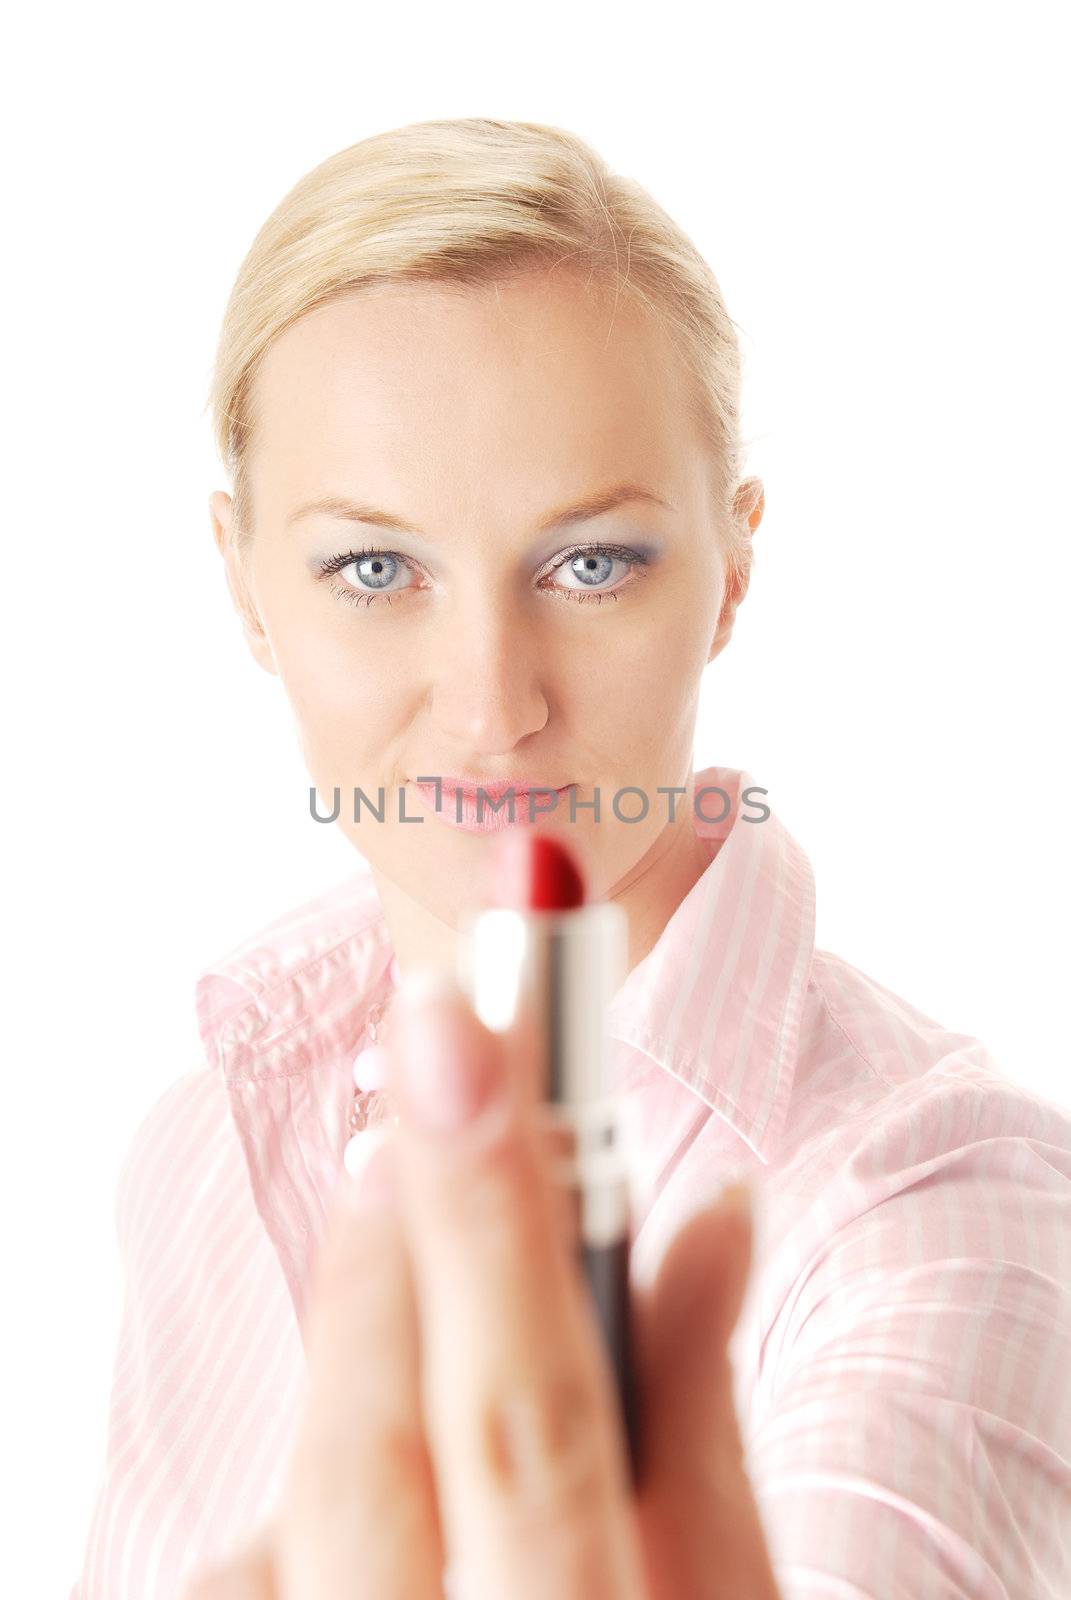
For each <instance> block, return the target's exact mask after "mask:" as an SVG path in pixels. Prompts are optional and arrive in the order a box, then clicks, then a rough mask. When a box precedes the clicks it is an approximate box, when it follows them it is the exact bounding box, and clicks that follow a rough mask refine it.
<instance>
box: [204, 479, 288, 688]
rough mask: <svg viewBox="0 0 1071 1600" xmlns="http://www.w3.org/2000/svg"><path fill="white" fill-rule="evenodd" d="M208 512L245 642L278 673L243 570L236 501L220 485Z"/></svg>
mask: <svg viewBox="0 0 1071 1600" xmlns="http://www.w3.org/2000/svg"><path fill="white" fill-rule="evenodd" d="M208 513H209V516H210V517H211V519H212V534H213V537H214V539H215V541H216V549H217V550H218V551H219V553H220V555H221V556H222V557H223V567H224V571H225V573H226V577H227V587H228V589H229V590H230V594H231V599H232V601H233V602H234V608H235V610H236V611H237V612H238V615H239V616H240V617H241V619H242V628H243V631H244V633H245V641H246V644H247V645H248V646H249V649H250V651H251V653H252V656H253V659H254V661H256V662H257V663H258V665H260V666H262V667H263V668H264V671H265V672H271V673H275V674H276V675H278V670H279V669H278V668H277V666H276V665H275V657H274V655H273V654H272V648H271V645H270V643H269V642H268V636H267V634H266V633H265V631H264V624H263V623H262V622H261V620H260V614H259V612H258V611H257V608H256V603H255V601H254V599H253V596H252V595H251V593H250V592H249V585H248V583H247V582H246V577H245V573H244V572H243V570H242V562H241V557H240V555H239V550H238V530H237V528H236V526H235V522H234V502H233V501H232V500H231V497H230V495H229V494H224V492H223V490H222V489H217V490H216V491H215V493H214V494H212V495H210V496H209V499H208Z"/></svg>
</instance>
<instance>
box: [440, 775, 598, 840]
mask: <svg viewBox="0 0 1071 1600" xmlns="http://www.w3.org/2000/svg"><path fill="white" fill-rule="evenodd" d="M441 783H442V805H441V807H439V808H438V809H436V805H435V798H436V793H435V784H433V783H414V784H413V785H412V788H413V789H415V791H416V793H417V796H418V798H419V800H420V803H421V805H422V806H423V808H424V809H425V810H426V811H429V812H430V813H431V815H432V816H433V817H435V818H436V819H437V820H438V821H439V822H445V824H446V826H447V827H448V828H458V829H460V830H461V832H462V833H501V832H502V831H503V830H504V829H506V828H527V827H530V826H531V825H532V823H533V822H536V821H538V819H539V818H540V817H541V816H551V815H553V811H552V810H547V809H545V808H544V809H541V810H539V811H537V812H536V813H535V814H534V815H533V814H532V813H531V811H530V808H529V807H528V806H527V805H526V804H525V803H524V800H525V796H526V795H529V794H531V793H532V791H533V790H539V791H541V795H540V798H541V799H546V797H547V796H546V791H547V790H549V789H550V788H551V786H550V784H531V785H529V784H523V783H509V782H506V781H503V780H501V779H488V780H487V781H486V782H479V783H473V782H470V781H469V780H467V779H461V778H446V777H444V778H443V779H442V780H441ZM572 787H573V785H572V784H571V783H567V784H564V785H563V786H562V787H561V788H560V789H555V790H553V793H555V794H559V795H561V794H566V793H568V791H569V790H570V789H571V788H572ZM511 789H512V790H513V794H514V800H513V803H512V805H511V804H510V803H509V802H508V801H507V802H506V804H505V805H503V806H502V807H501V809H500V810H498V811H494V810H492V809H491V806H490V804H489V802H490V801H494V802H496V803H498V802H500V801H501V800H502V797H503V795H507V794H508V793H509V791H510V790H511ZM478 790H479V791H482V793H483V795H484V797H485V798H484V799H483V800H482V801H481V804H480V810H481V812H482V816H477V809H476V801H477V791H478ZM554 809H556V807H555V808H554Z"/></svg>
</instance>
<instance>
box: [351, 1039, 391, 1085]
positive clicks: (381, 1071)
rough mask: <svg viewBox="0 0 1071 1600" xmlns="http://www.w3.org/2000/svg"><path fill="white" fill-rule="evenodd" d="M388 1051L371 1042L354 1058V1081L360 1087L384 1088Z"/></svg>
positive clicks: (382, 1046)
mask: <svg viewBox="0 0 1071 1600" xmlns="http://www.w3.org/2000/svg"><path fill="white" fill-rule="evenodd" d="M386 1065H387V1051H386V1047H385V1046H384V1045H381V1044H370V1045H368V1046H367V1047H366V1048H365V1049H364V1050H359V1051H358V1052H357V1054H356V1055H355V1056H354V1058H353V1081H354V1083H355V1085H356V1086H357V1088H358V1089H382V1088H383V1085H384V1081H385V1079H386Z"/></svg>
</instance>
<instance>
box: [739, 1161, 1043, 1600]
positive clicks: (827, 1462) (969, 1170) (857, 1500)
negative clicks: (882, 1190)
mask: <svg viewBox="0 0 1071 1600" xmlns="http://www.w3.org/2000/svg"><path fill="white" fill-rule="evenodd" d="M927 1166H928V1168H929V1170H926V1168H925V1167H920V1168H919V1169H917V1170H916V1174H915V1175H913V1174H911V1173H908V1174H907V1178H908V1180H909V1182H908V1186H906V1187H901V1188H900V1189H899V1192H895V1184H892V1185H890V1187H892V1188H893V1189H894V1192H892V1193H891V1194H889V1195H888V1197H887V1198H885V1199H883V1200H882V1201H880V1202H879V1203H877V1204H875V1205H872V1206H871V1207H870V1208H869V1209H868V1210H867V1211H866V1212H865V1213H863V1214H862V1215H861V1216H857V1217H855V1218H854V1219H853V1220H852V1221H850V1222H848V1223H847V1224H846V1225H845V1226H844V1227H842V1228H840V1229H836V1230H835V1231H834V1233H833V1235H832V1237H831V1239H830V1242H829V1243H828V1244H827V1246H826V1247H825V1248H824V1249H823V1250H821V1251H820V1252H819V1254H818V1256H817V1257H816V1259H815V1260H814V1261H812V1262H811V1263H810V1265H809V1267H808V1269H807V1271H806V1272H805V1275H804V1278H803V1281H802V1285H801V1287H800V1289H799V1293H798V1296H797V1297H796V1298H795V1300H794V1302H793V1304H792V1307H791V1310H790V1312H789V1316H790V1320H791V1322H792V1334H791V1337H790V1338H788V1339H787V1340H786V1343H785V1346H784V1348H783V1353H782V1355H781V1357H780V1358H779V1360H778V1364H777V1371H776V1373H775V1375H774V1381H773V1384H772V1386H771V1396H772V1398H771V1400H770V1401H769V1403H768V1405H767V1407H766V1409H765V1413H764V1415H763V1416H762V1417H761V1419H760V1420H759V1422H758V1424H757V1428H756V1430H755V1431H754V1432H753V1434H752V1436H751V1438H750V1440H749V1442H748V1458H749V1467H750V1472H751V1478H752V1484H753V1488H754V1491H755V1496H756V1500H757V1501H758V1503H759V1506H760V1509H761V1512H762V1517H763V1523H764V1526H765V1528H766V1530H767V1538H768V1544H769V1547H770V1552H771V1558H772V1559H773V1560H774V1569H775V1572H776V1573H777V1577H778V1581H779V1584H780V1586H781V1593H782V1596H783V1600H919V1597H922V1596H925V1597H926V1600H1067V1597H1068V1596H1071V1384H1069V1382H1068V1374H1069V1373H1071V1251H1069V1247H1068V1241H1069V1238H1071V1149H1069V1148H1068V1147H1066V1146H1065V1145H1063V1144H1049V1143H1047V1142H1046V1141H1045V1139H1043V1138H1028V1137H1022V1136H1020V1137H993V1138H988V1139H980V1140H979V1141H978V1142H977V1143H974V1144H972V1145H970V1146H967V1147H964V1148H961V1149H959V1150H956V1151H954V1152H948V1153H947V1154H946V1155H945V1156H944V1157H942V1158H941V1160H940V1161H938V1162H937V1163H933V1162H931V1163H928V1164H927ZM920 1174H921V1175H920ZM913 1176H914V1181H910V1180H911V1179H912V1177H913ZM846 1191H847V1185H844V1184H843V1182H842V1187H841V1188H840V1190H839V1191H838V1192H839V1193H840V1194H844V1193H845V1192H846Z"/></svg>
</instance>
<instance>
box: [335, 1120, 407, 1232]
mask: <svg viewBox="0 0 1071 1600" xmlns="http://www.w3.org/2000/svg"><path fill="white" fill-rule="evenodd" d="M390 1139H391V1129H390V1128H382V1127H381V1128H366V1129H365V1131H364V1132H363V1133H360V1134H358V1135H357V1137H356V1138H355V1139H351V1140H350V1142H349V1144H348V1145H347V1146H346V1151H345V1156H344V1160H345V1164H346V1170H345V1172H344V1174H343V1176H342V1180H341V1183H340V1185H339V1188H340V1190H341V1198H342V1202H343V1204H344V1205H345V1207H346V1208H347V1210H349V1211H370V1210H374V1209H375V1208H376V1207H377V1206H382V1205H386V1203H387V1202H388V1200H389V1199H390V1198H391V1195H392V1194H393V1192H394V1162H393V1159H392V1153H391V1149H390Z"/></svg>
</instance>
